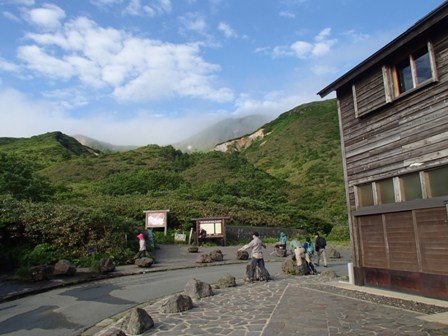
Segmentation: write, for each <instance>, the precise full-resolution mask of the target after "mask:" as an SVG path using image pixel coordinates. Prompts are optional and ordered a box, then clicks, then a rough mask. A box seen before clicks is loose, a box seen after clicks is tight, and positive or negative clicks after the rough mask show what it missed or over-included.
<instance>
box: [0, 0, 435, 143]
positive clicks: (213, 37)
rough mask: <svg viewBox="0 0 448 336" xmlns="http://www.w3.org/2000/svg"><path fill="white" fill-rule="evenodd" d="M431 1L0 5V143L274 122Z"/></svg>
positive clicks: (18, 1) (177, 136)
mask: <svg viewBox="0 0 448 336" xmlns="http://www.w3.org/2000/svg"><path fill="white" fill-rule="evenodd" d="M443 2H444V1H441V0H438V1H436V0H393V1H390V0H388V1H385V0H376V1H368V0H208V1H207V0H76V1H75V0H56V1H51V0H46V1H40V0H0V27H1V36H2V37H1V39H0V137H30V136H33V135H37V134H43V133H46V132H51V131H62V132H64V133H66V134H68V135H75V134H83V135H86V136H89V137H93V138H95V139H98V140H101V141H106V142H110V143H112V144H117V145H138V146H143V145H147V144H159V145H166V144H170V143H175V142H178V141H181V140H183V139H185V138H186V137H188V136H190V135H193V134H195V133H197V132H198V131H200V130H201V129H203V128H204V127H206V126H207V125H211V124H213V123H215V122H217V121H219V120H222V119H226V118H237V117H243V116H246V115H250V114H263V115H266V116H268V117H269V118H270V119H275V118H276V117H277V116H278V115H279V114H281V113H283V112H285V111H287V110H289V109H291V108H293V107H295V106H297V105H300V104H303V103H307V102H311V101H317V100H319V99H320V98H319V97H318V96H317V95H316V93H317V92H318V91H319V90H321V89H322V88H324V87H325V86H326V85H328V84H330V83H331V82H332V81H333V80H335V79H337V78H338V77H339V76H341V75H343V74H344V73H345V72H347V71H348V70H350V69H351V68H353V67H354V66H356V65H357V64H358V63H359V62H361V61H362V60H364V59H365V58H367V57H368V56H369V55H371V54H372V53H373V52H375V51H376V50H378V49H379V48H381V47H382V46H384V45H385V44H386V43H388V42H390V41H391V40H392V39H394V38H395V37H397V36H398V35H399V34H401V33H402V32H403V31H405V30H406V29H407V28H409V27H410V26H412V25H413V24H414V23H416V22H417V21H418V20H419V19H421V18H422V17H424V16H425V15H426V14H428V13H429V12H430V11H432V10H433V9H435V8H436V7H438V6H439V5H441V4H442V3H443ZM327 98H328V97H327Z"/></svg>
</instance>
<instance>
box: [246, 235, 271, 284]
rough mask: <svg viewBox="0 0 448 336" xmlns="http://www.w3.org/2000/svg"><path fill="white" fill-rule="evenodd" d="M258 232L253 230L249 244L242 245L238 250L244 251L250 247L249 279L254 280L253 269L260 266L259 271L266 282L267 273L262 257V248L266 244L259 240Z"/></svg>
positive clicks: (267, 278) (267, 279)
mask: <svg viewBox="0 0 448 336" xmlns="http://www.w3.org/2000/svg"><path fill="white" fill-rule="evenodd" d="M259 236H260V235H259V234H258V232H256V231H255V232H254V233H253V235H252V241H251V242H250V243H249V244H246V245H244V246H243V247H241V248H240V249H238V251H245V250H248V249H252V262H251V269H250V274H249V281H250V282H253V281H254V275H255V269H256V267H257V266H258V267H260V273H261V276H262V278H263V280H265V281H266V282H268V281H269V274H268V271H267V270H266V267H265V266H264V259H263V251H262V249H263V248H266V245H265V244H264V243H263V242H262V241H261V239H260V238H259Z"/></svg>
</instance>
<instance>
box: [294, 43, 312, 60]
mask: <svg viewBox="0 0 448 336" xmlns="http://www.w3.org/2000/svg"><path fill="white" fill-rule="evenodd" d="M313 48H314V47H313V45H312V44H311V43H309V42H305V41H296V42H294V43H293V44H292V45H291V49H292V50H293V51H294V54H295V55H296V56H297V57H298V58H306V57H307V56H308V55H309V54H310V52H311V51H312V50H313Z"/></svg>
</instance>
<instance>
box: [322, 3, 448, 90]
mask: <svg viewBox="0 0 448 336" xmlns="http://www.w3.org/2000/svg"><path fill="white" fill-rule="evenodd" d="M447 17H448V1H445V2H444V3H443V4H442V5H440V6H439V7H437V8H436V9H435V10H433V11H432V12H430V13H429V14H428V15H426V16H425V17H424V18H422V19H421V20H419V21H418V22H417V23H415V24H414V25H413V26H412V27H411V28H409V29H408V30H406V31H405V32H404V33H402V34H401V35H399V36H398V37H397V38H395V39H394V40H392V41H391V42H389V43H388V44H386V45H385V46H384V47H383V48H381V49H380V50H378V51H377V52H376V53H374V54H373V55H371V56H370V57H368V58H367V59H365V60H364V61H363V62H361V63H360V64H358V65H357V66H356V67H354V68H353V69H351V70H350V71H348V72H347V73H345V74H344V75H343V76H341V77H339V78H338V79H336V80H335V81H334V82H333V83H331V84H329V85H327V86H326V87H325V88H323V89H322V90H320V91H319V92H318V93H317V94H318V95H319V96H320V97H321V98H324V97H325V96H326V95H328V94H330V93H331V92H333V91H335V90H337V89H338V88H340V87H342V86H344V85H346V84H347V83H350V82H352V81H353V80H354V79H355V78H356V77H358V76H359V75H360V74H361V73H363V72H365V71H367V70H368V69H369V68H371V67H373V66H375V65H377V64H378V63H381V62H382V61H383V60H384V59H385V58H386V57H388V56H389V55H391V54H392V53H394V52H395V51H396V50H397V49H399V48H400V47H402V46H403V45H405V44H407V43H408V42H409V41H412V40H413V39H414V38H415V37H416V36H418V35H420V34H422V33H423V32H425V31H427V30H428V29H430V28H431V27H433V26H434V25H435V24H437V23H439V22H440V21H442V20H443V19H445V18H447Z"/></svg>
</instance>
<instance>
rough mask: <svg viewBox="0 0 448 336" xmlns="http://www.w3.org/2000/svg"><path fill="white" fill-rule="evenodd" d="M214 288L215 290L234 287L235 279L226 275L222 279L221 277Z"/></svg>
mask: <svg viewBox="0 0 448 336" xmlns="http://www.w3.org/2000/svg"><path fill="white" fill-rule="evenodd" d="M215 287H216V288H229V287H236V280H235V277H234V276H232V275H230V274H226V275H225V276H224V277H222V278H220V279H219V280H218V282H217V283H216V285H215Z"/></svg>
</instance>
